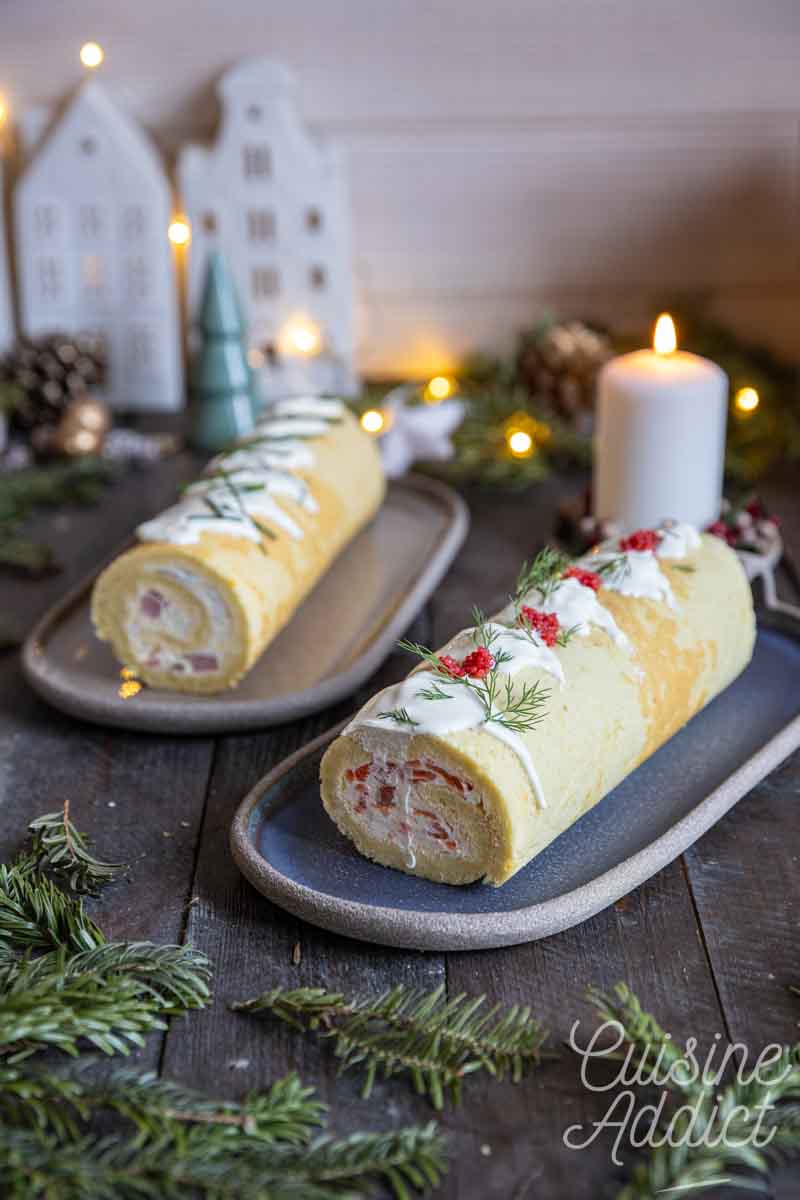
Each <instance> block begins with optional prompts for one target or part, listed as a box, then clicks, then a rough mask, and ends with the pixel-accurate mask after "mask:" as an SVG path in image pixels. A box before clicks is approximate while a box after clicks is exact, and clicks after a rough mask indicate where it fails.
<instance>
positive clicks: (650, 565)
mask: <svg viewBox="0 0 800 1200" xmlns="http://www.w3.org/2000/svg"><path fill="white" fill-rule="evenodd" d="M615 559H622V560H623V561H622V562H621V563H620V565H619V568H618V569H617V570H610V571H606V572H605V573H604V575H603V587H604V588H608V590H609V591H610V592H619V594H620V595H621V596H634V597H636V598H637V599H640V600H660V601H662V602H663V603H664V604H668V605H669V607H670V608H675V607H676V604H675V597H674V595H673V594H672V588H671V587H670V585H669V580H668V579H667V577H666V575H665V574H664V572H663V571H662V570H661V568H660V567H659V565H658V559H657V558H656V556H655V554H654V553H653V551H652V550H625V551H620V550H609V551H602V550H601V551H600V552H599V553H598V554H595V555H592V556H591V558H589V559H586V560H585V565H586V566H587V567H589V569H592V570H597V567H598V565H600V566H602V565H603V564H604V563H610V562H613V561H614V560H615ZM592 563H594V567H592V565H591V564H592Z"/></svg>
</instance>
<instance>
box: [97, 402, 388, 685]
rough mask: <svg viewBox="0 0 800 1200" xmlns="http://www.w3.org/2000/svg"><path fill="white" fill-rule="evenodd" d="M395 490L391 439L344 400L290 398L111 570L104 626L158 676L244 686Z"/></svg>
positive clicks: (102, 582) (133, 659)
mask: <svg viewBox="0 0 800 1200" xmlns="http://www.w3.org/2000/svg"><path fill="white" fill-rule="evenodd" d="M384 492H385V483H384V477H383V471H382V469H381V463H380V456H379V454H378V451H377V448H376V446H375V444H374V442H373V441H372V439H370V438H369V437H367V436H366V435H365V434H364V433H363V431H362V430H361V428H360V426H359V424H358V421H357V420H356V419H355V417H353V415H352V414H351V413H350V412H348V411H347V409H346V408H345V406H344V405H343V404H341V403H340V402H339V401H337V400H327V399H320V398H317V397H307V398H297V399H292V400H283V401H279V402H278V403H277V404H276V405H275V406H274V407H273V408H272V409H271V410H270V412H269V414H268V416H267V417H265V418H264V419H263V420H262V421H261V422H259V424H258V425H257V426H256V429H255V432H254V434H253V436H252V437H250V438H248V439H246V440H245V441H243V442H241V443H239V444H238V445H237V446H235V447H234V448H233V449H232V450H231V451H228V452H226V453H225V454H222V455H219V456H218V457H217V458H215V459H214V460H213V461H212V462H211V463H210V464H209V466H208V468H207V469H206V473H205V475H204V476H203V477H202V478H201V479H199V480H198V481H197V483H195V484H193V485H192V486H191V487H189V488H188V489H187V491H186V492H185V493H184V496H183V498H182V499H181V500H180V501H179V502H178V504H176V505H174V506H173V507H172V508H170V509H168V510H167V511H166V512H164V513H162V514H161V515H160V516H158V517H156V518H155V519H154V520H152V521H148V522H146V524H144V525H141V526H140V527H139V529H138V530H137V536H138V538H139V540H140V542H141V543H142V544H141V545H139V546H136V547H135V548H134V549H132V550H129V551H127V552H126V553H125V554H122V555H121V556H120V557H119V558H117V559H115V560H114V562H112V563H111V565H110V566H109V567H107V568H106V570H105V571H103V573H102V574H101V575H100V577H99V579H98V580H97V583H96V584H95V588H94V593H93V596H92V620H93V622H94V626H95V630H96V632H97V635H98V637H99V638H101V639H102V640H103V641H107V642H110V644H111V647H112V649H113V651H114V653H115V655H116V657H117V658H118V659H119V661H120V662H121V663H122V664H124V665H125V666H129V667H131V668H133V669H134V670H135V671H136V673H137V675H138V676H139V678H141V679H143V680H144V681H145V682H146V683H148V684H150V685H151V686H152V687H156V688H168V689H171V690H173V691H183V692H202V693H213V692H219V691H222V690H223V689H225V688H228V687H231V686H232V685H234V684H235V683H237V682H238V681H239V680H240V679H241V678H242V676H243V675H244V674H245V672H246V671H248V670H249V668H250V667H251V666H252V665H253V663H254V662H255V661H256V659H257V658H258V656H259V655H260V654H261V653H262V651H263V650H264V649H265V647H266V646H268V645H269V643H270V642H271V641H272V640H273V638H274V637H275V636H276V634H278V633H279V632H280V630H281V629H282V628H283V626H284V625H285V624H286V623H287V621H288V620H289V619H290V617H291V616H292V614H293V613H294V611H295V609H296V608H297V606H298V605H299V604H300V602H301V601H302V600H303V598H304V597H305V596H306V595H307V593H308V592H309V591H310V590H311V588H312V587H313V586H314V584H315V583H316V581H317V580H318V579H319V577H320V576H321V575H322V573H323V572H324V571H325V570H326V569H327V568H328V566H330V564H331V562H332V561H333V559H334V558H335V557H336V555H337V554H338V553H339V552H340V551H341V550H342V549H343V547H344V546H345V545H346V544H347V542H349V541H350V539H351V538H352V537H353V536H354V535H355V534H356V533H357V532H358V530H359V529H360V528H361V527H362V526H363V525H364V524H366V522H367V521H368V520H369V519H370V518H371V517H372V516H373V514H374V513H375V512H376V510H377V508H378V507H379V505H380V503H381V501H382V499H383V496H384Z"/></svg>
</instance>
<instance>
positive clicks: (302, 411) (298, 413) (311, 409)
mask: <svg viewBox="0 0 800 1200" xmlns="http://www.w3.org/2000/svg"><path fill="white" fill-rule="evenodd" d="M343 412H344V405H343V404H342V402H341V400H333V399H330V398H329V397H325V396H291V397H288V398H287V399H285V400H276V402H275V404H274V405H273V406H272V408H271V409H270V415H275V416H278V417H327V418H328V420H335V419H336V418H337V417H341V415H342V413H343Z"/></svg>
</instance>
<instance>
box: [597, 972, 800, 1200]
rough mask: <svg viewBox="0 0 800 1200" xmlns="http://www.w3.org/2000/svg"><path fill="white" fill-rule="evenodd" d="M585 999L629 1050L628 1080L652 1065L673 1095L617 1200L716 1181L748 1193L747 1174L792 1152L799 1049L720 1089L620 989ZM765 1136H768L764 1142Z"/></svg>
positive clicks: (644, 1198)
mask: <svg viewBox="0 0 800 1200" xmlns="http://www.w3.org/2000/svg"><path fill="white" fill-rule="evenodd" d="M589 996H590V999H591V1000H592V1001H593V1003H594V1004H595V1006H596V1007H597V1009H598V1011H599V1012H600V1014H601V1015H602V1016H603V1017H604V1018H605V1019H606V1020H609V1021H613V1022H615V1023H616V1024H617V1025H618V1026H619V1028H620V1030H621V1032H622V1034H623V1036H624V1039H625V1041H626V1042H627V1043H628V1045H629V1046H631V1047H632V1048H633V1050H634V1052H635V1053H634V1058H633V1062H632V1063H631V1068H632V1069H633V1071H634V1072H635V1073H636V1075H637V1076H639V1077H643V1078H649V1077H651V1075H652V1072H653V1071H654V1070H655V1069H656V1067H657V1068H658V1079H659V1082H661V1081H663V1080H666V1087H667V1088H668V1090H669V1091H671V1092H674V1093H675V1103H674V1104H673V1106H672V1107H671V1108H668V1109H667V1111H666V1112H665V1113H664V1115H663V1117H662V1120H661V1123H660V1125H659V1127H658V1129H657V1132H656V1142H655V1148H653V1149H651V1151H650V1154H649V1156H648V1158H647V1160H646V1161H645V1162H642V1163H639V1164H638V1165H637V1166H636V1167H635V1168H634V1170H633V1172H632V1174H631V1180H630V1182H629V1183H628V1184H627V1185H626V1186H625V1187H624V1188H623V1189H622V1191H621V1192H620V1193H619V1194H618V1197H617V1200H656V1198H657V1197H662V1196H663V1195H664V1194H665V1193H667V1192H671V1193H674V1194H676V1195H677V1194H678V1193H687V1192H689V1191H690V1190H693V1189H697V1190H699V1189H701V1188H703V1187H707V1186H710V1185H711V1184H712V1183H714V1182H717V1183H719V1182H723V1181H724V1182H725V1183H727V1184H729V1185H730V1186H734V1187H751V1188H752V1187H753V1186H758V1185H757V1183H756V1182H755V1181H754V1179H753V1172H755V1173H757V1174H760V1175H766V1174H767V1173H768V1172H769V1170H770V1167H771V1166H772V1165H773V1164H774V1163H775V1161H776V1160H779V1159H780V1158H781V1157H784V1156H788V1155H799V1154H800V1107H798V1101H800V1045H799V1046H793V1047H792V1046H787V1047H784V1049H783V1051H782V1053H781V1054H780V1056H779V1057H778V1058H777V1059H776V1060H772V1061H770V1062H769V1063H766V1062H765V1063H761V1064H760V1065H759V1068H758V1070H753V1071H751V1072H748V1073H747V1076H746V1077H745V1078H744V1079H741V1078H740V1077H739V1076H738V1074H737V1075H736V1076H735V1077H734V1079H733V1080H732V1081H731V1082H729V1083H728V1084H727V1085H726V1084H724V1082H722V1081H720V1080H719V1079H718V1078H717V1077H716V1075H715V1074H713V1073H711V1074H710V1075H709V1076H708V1077H704V1076H702V1075H700V1073H699V1072H698V1071H697V1069H696V1068H692V1067H691V1066H690V1064H689V1063H688V1062H687V1060H686V1058H685V1056H684V1054H683V1053H682V1052H681V1050H680V1049H679V1047H677V1046H676V1045H674V1044H673V1042H672V1040H671V1038H670V1037H669V1036H668V1035H667V1034H666V1033H665V1032H664V1030H663V1029H662V1027H661V1026H660V1025H659V1023H658V1021H657V1020H656V1019H655V1017H653V1016H652V1015H651V1014H650V1013H647V1012H645V1011H644V1010H643V1009H642V1007H641V1004H640V1003H639V1000H638V998H637V997H636V995H635V994H634V993H633V992H632V991H631V990H630V989H629V988H628V987H627V985H626V984H624V983H620V984H617V986H616V988H615V989H614V995H613V996H608V995H606V994H605V993H603V992H600V991H597V990H595V989H592V990H590V993H589ZM616 1057H621V1054H619V1053H618V1054H617V1055H616ZM670 1122H672V1125H671V1128H670ZM759 1129H760V1138H761V1141H760V1143H759V1144H758V1145H756V1144H755V1142H754V1135H755V1134H756V1133H759ZM668 1133H669V1135H670V1136H666V1135H667V1134H668ZM765 1134H766V1135H770V1134H771V1135H772V1140H771V1141H769V1142H768V1144H765Z"/></svg>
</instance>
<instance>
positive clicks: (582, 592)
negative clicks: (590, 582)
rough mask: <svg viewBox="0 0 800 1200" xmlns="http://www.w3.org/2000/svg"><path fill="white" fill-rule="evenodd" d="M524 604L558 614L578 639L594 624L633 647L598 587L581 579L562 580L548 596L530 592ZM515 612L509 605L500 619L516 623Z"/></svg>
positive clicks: (563, 627)
mask: <svg viewBox="0 0 800 1200" xmlns="http://www.w3.org/2000/svg"><path fill="white" fill-rule="evenodd" d="M595 561H596V560H595ZM604 586H605V581H604ZM522 603H523V604H529V605H530V606H531V607H532V608H537V609H539V610H540V611H541V612H546V613H555V615H556V616H557V617H558V623H559V625H560V626H561V628H562V629H565V630H566V629H571V630H573V632H574V633H575V634H576V635H577V636H578V637H588V635H589V634H590V633H591V632H592V626H593V625H594V626H596V627H597V628H598V629H602V630H604V631H605V632H606V633H607V634H608V635H609V637H610V638H611V640H612V641H613V642H614V643H615V644H616V645H617V646H624V647H627V646H629V645H630V643H629V641H628V639H627V638H626V636H625V634H624V633H623V632H622V630H621V629H620V628H619V626H618V625H617V623H616V621H615V620H614V618H613V617H612V615H611V613H610V612H609V611H608V609H607V608H604V607H603V605H602V604H601V603H600V601H599V600H598V598H597V593H596V592H595V590H594V588H590V587H586V586H585V585H584V584H582V583H580V582H579V581H578V580H577V579H562V580H561V581H560V582H559V583H557V584H556V585H555V587H554V588H552V589H551V591H550V592H549V593H548V595H547V596H543V595H542V594H541V592H538V591H532V592H529V593H528V595H527V596H524V597H523V600H522ZM514 612H515V609H514V605H513V604H508V605H506V607H505V608H504V609H503V611H502V612H501V613H500V614H499V618H500V620H501V621H510V620H513V617H514Z"/></svg>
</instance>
